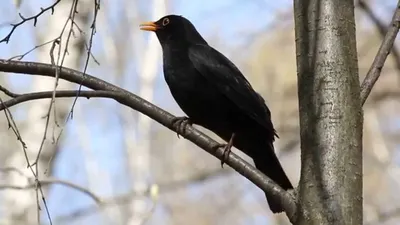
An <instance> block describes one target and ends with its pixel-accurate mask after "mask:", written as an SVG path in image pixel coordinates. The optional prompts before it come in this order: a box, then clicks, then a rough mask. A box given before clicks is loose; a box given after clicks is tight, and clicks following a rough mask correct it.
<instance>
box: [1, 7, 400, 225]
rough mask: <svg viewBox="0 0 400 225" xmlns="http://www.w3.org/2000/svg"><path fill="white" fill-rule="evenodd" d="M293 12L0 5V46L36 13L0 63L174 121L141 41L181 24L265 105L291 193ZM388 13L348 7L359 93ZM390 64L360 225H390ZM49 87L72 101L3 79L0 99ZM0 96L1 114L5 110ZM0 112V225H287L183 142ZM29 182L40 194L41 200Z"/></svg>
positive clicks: (49, 112)
mask: <svg viewBox="0 0 400 225" xmlns="http://www.w3.org/2000/svg"><path fill="white" fill-rule="evenodd" d="M292 4H293V3H292V1H288V0H284V1H279V2H278V1H275V2H272V1H261V0H259V1H238V0H224V1H219V2H217V3H216V2H214V1H197V0H193V1H183V0H169V1H167V0H152V1H149V0H115V1H110V0H105V1H100V0H95V1H90V0H79V1H78V0H61V1H60V0H57V1H51V0H40V1H38V0H19V1H18V0H14V1H11V0H6V1H3V2H2V3H0V5H1V8H0V24H1V26H0V39H3V38H6V39H3V40H7V41H8V38H7V37H8V36H7V35H8V34H10V31H11V29H12V28H13V26H10V25H9V24H10V23H11V24H15V23H18V22H20V21H25V20H26V19H29V17H30V16H35V15H38V13H40V12H42V10H44V11H43V14H40V15H39V16H38V17H34V18H32V19H30V20H29V21H26V22H25V23H23V24H21V26H18V27H16V29H15V30H14V31H13V32H12V35H11V36H10V37H9V42H8V44H6V43H5V42H2V43H0V58H1V59H10V58H12V59H14V60H26V61H36V62H43V63H50V64H56V65H62V66H64V67H68V68H73V69H76V70H79V71H82V72H83V71H85V72H86V73H88V74H91V75H95V76H97V77H98V78H101V79H103V80H105V81H108V82H110V83H112V84H115V85H116V86H119V87H122V88H124V89H127V90H129V91H131V92H133V93H135V94H137V95H138V96H140V97H142V98H144V99H146V100H148V101H150V102H152V103H154V104H156V105H158V106H160V107H161V108H163V109H165V110H167V111H169V112H171V113H173V114H174V115H183V113H182V111H181V110H180V109H179V108H178V107H177V105H176V103H175V102H174V101H173V99H172V97H171V95H170V92H169V90H168V88H167V86H166V84H165V82H164V78H163V75H162V69H161V68H162V67H161V62H162V61H161V48H160V46H159V44H158V41H157V39H156V36H155V35H153V34H148V33H146V32H140V30H139V27H138V25H139V23H140V22H143V21H147V20H151V19H152V20H155V19H158V18H159V17H161V16H163V15H165V14H171V13H174V14H179V15H183V16H185V17H187V18H189V19H190V20H191V21H192V22H193V23H194V24H195V26H196V27H197V28H198V30H199V31H200V33H201V34H202V35H203V36H204V37H205V38H206V39H207V40H208V42H209V44H210V45H212V46H213V47H215V48H217V49H219V50H220V51H221V52H223V53H224V54H225V55H226V56H228V57H229V58H230V59H231V60H232V61H233V62H235V63H236V65H238V66H239V67H240V69H241V70H242V71H243V73H244V74H245V76H246V77H247V78H248V80H249V81H250V83H251V84H252V85H253V87H254V88H255V89H256V90H257V91H259V92H260V94H261V95H262V96H263V97H264V98H265V99H266V103H267V104H268V106H269V108H270V109H271V111H272V119H273V122H274V125H275V127H276V130H277V132H278V134H279V136H280V139H278V140H277V141H276V143H275V147H276V150H277V152H278V155H279V157H280V160H281V162H282V164H283V167H284V168H285V170H286V172H287V174H288V176H289V177H290V179H291V181H292V183H293V184H294V185H295V186H297V183H298V180H299V176H300V172H299V171H300V137H299V132H300V131H299V113H298V112H299V108H298V96H297V76H296V52H295V41H294V40H295V37H294V23H293V6H292ZM396 4H397V2H396V1H393V0H379V1H378V0H370V1H361V2H359V1H356V27H357V49H358V60H359V74H360V80H361V81H362V80H363V79H364V76H365V74H367V72H368V70H369V67H370V65H371V63H372V61H373V59H374V57H375V55H376V52H377V50H378V48H379V46H380V44H381V42H382V38H383V36H384V33H385V32H383V34H382V29H383V30H385V29H387V26H388V25H389V24H390V20H391V17H392V12H393V10H394V9H395V8H396ZM52 11H54V14H52ZM389 12H390V13H389ZM19 13H20V16H21V17H20V16H18V15H19ZM34 23H35V24H36V26H35V27H34V26H32V25H33V24H34ZM396 48H398V46H397V45H396V46H395V48H394V50H393V51H397V50H396ZM25 53H27V54H25ZM396 55H397V56H398V54H396V53H394V54H391V55H390V56H389V58H388V60H387V62H386V64H385V67H384V68H383V71H382V75H381V77H380V79H379V81H378V82H377V84H376V85H375V87H374V90H373V92H372V93H371V96H370V97H369V99H368V100H367V102H366V103H365V105H364V108H363V109H364V131H363V132H364V133H363V135H364V137H363V146H364V147H363V149H364V150H363V153H364V154H363V160H364V162H363V163H364V167H363V171H364V174H363V175H364V176H363V182H364V187H363V188H364V192H363V197H364V205H363V206H364V223H365V224H387V225H388V224H398V223H399V221H400V204H399V198H400V197H399V195H398V194H397V190H398V189H399V188H400V169H399V155H398V151H397V150H398V149H399V144H400V135H399V134H400V117H399V113H398V112H400V104H399V98H400V89H399V85H400V83H399V81H400V80H399V75H400V58H398V57H397V58H396ZM55 85H57V90H77V89H78V88H79V85H76V84H72V83H70V82H66V81H62V80H61V79H60V80H59V81H58V83H56V82H55V79H54V78H46V77H42V76H21V75H18V76H15V75H11V74H8V73H2V74H1V76H0V86H1V87H2V88H6V89H7V90H10V91H12V92H15V93H18V94H23V93H28V92H38V91H51V90H54V88H55ZM82 90H87V88H84V87H82ZM3 92H4V91H3ZM3 92H0V98H1V101H6V100H9V99H10V96H9V95H7V94H6V93H3ZM3 112H4V115H3V116H0V135H1V136H0V137H1V139H0V140H1V141H0V149H1V151H0V162H1V164H0V190H1V192H0V202H1V207H0V209H1V210H0V224H5V225H14V224H26V225H29V224H38V219H37V218H38V215H37V214H39V215H40V224H50V222H49V218H48V217H49V216H48V215H50V217H51V221H52V224H57V225H58V224H121V225H122V224H129V225H134V224H174V225H175V224H178V225H179V224H194V225H197V224H199V225H200V224H202V225H203V224H232V225H235V224H238V225H239V224H289V221H288V219H287V218H286V216H285V215H284V214H281V215H273V214H271V212H270V211H269V209H268V207H267V204H266V202H265V198H264V194H263V193H262V191H260V189H259V188H257V187H256V186H255V185H254V184H252V183H251V182H249V181H248V180H247V179H245V178H244V177H242V176H240V175H239V174H237V173H235V172H234V171H233V170H232V169H231V168H229V167H225V168H223V169H221V168H220V163H219V161H218V160H216V159H215V158H214V157H212V156H210V155H209V154H206V153H205V152H204V151H201V150H199V149H198V147H196V146H195V145H193V144H192V143H191V142H189V141H187V140H185V139H183V138H180V139H178V138H177V137H176V134H175V133H174V132H171V131H170V130H168V129H165V127H163V126H162V125H160V124H158V123H156V122H154V121H153V120H151V119H150V118H149V117H147V116H145V115H143V114H141V113H138V112H136V111H133V110H132V109H130V108H127V107H125V106H122V105H120V104H119V103H117V102H116V101H113V100H109V99H100V98H91V99H90V100H87V99H85V98H79V99H77V100H76V99H75V98H57V99H56V101H51V99H42V100H35V101H29V102H26V103H23V104H18V105H16V106H14V107H11V108H9V110H3V111H2V113H3ZM11 115H12V119H13V121H15V124H14V125H12V126H11V127H12V128H10V126H9V123H10V122H9V121H10V118H9V117H10V116H11ZM15 127H17V129H18V131H15ZM199 129H201V128H199ZM201 130H203V129H201ZM203 131H204V130H203ZM204 132H205V133H207V134H208V135H210V136H212V137H213V138H215V139H216V140H218V141H221V140H220V139H219V138H217V137H216V136H215V135H213V134H212V133H210V132H208V131H204ZM16 133H17V134H18V135H20V137H21V139H19V140H18V139H17V138H16ZM21 140H22V141H23V142H22V141H21ZM39 152H40V157H38V153H39ZM234 152H235V153H237V154H239V155H240V156H242V157H243V158H244V159H245V160H248V158H247V157H246V156H244V155H243V154H241V153H240V152H239V151H235V150H234ZM27 159H28V160H29V165H31V166H32V167H28V162H27ZM35 164H36V165H38V166H37V167H36V166H35ZM31 168H32V169H31ZM34 174H37V177H38V178H39V179H40V180H42V182H41V185H40V187H38V186H37V183H36V182H35V179H36V178H35V175H34ZM38 204H39V205H40V210H38ZM47 210H48V212H47Z"/></svg>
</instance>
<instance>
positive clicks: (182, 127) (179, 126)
mask: <svg viewBox="0 0 400 225" xmlns="http://www.w3.org/2000/svg"><path fill="white" fill-rule="evenodd" d="M192 124H193V123H192V121H191V120H190V119H189V117H186V116H179V117H175V118H173V119H172V126H174V127H176V130H175V131H176V135H177V136H178V138H179V134H184V133H185V131H186V125H192Z"/></svg>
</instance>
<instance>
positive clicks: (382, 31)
mask: <svg viewBox="0 0 400 225" xmlns="http://www.w3.org/2000/svg"><path fill="white" fill-rule="evenodd" d="M358 6H359V7H360V9H362V10H363V11H364V12H365V14H367V16H368V17H369V19H370V20H371V21H372V22H373V23H374V25H375V26H376V29H377V30H378V32H379V35H380V36H381V37H382V39H383V38H385V35H386V33H387V31H388V26H387V25H386V24H385V23H384V22H383V21H381V20H380V19H379V18H378V16H377V15H376V14H375V13H374V11H373V10H372V9H371V7H369V5H368V4H367V3H366V2H365V1H364V0H359V1H358ZM392 55H393V58H394V62H395V64H396V67H397V70H398V71H400V53H399V51H398V50H397V49H396V47H395V46H393V48H392Z"/></svg>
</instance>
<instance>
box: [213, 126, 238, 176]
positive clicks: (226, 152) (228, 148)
mask: <svg viewBox="0 0 400 225" xmlns="http://www.w3.org/2000/svg"><path fill="white" fill-rule="evenodd" d="M234 137H235V134H234V133H233V134H232V136H231V139H230V140H229V142H228V143H227V144H217V145H215V146H214V149H218V148H224V153H223V155H222V159H221V168H224V163H225V161H227V160H228V157H229V154H230V153H231V151H232V146H233V138H234Z"/></svg>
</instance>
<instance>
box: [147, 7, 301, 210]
mask: <svg viewBox="0 0 400 225" xmlns="http://www.w3.org/2000/svg"><path fill="white" fill-rule="evenodd" d="M140 26H141V30H146V31H154V32H155V33H156V35H157V38H158V40H159V42H160V44H161V47H162V51H163V70H164V77H165V80H166V82H167V84H168V86H169V89H170V91H171V94H172V96H173V97H174V99H175V101H176V102H177V103H178V105H179V107H180V108H181V109H182V110H183V111H184V112H185V113H186V115H187V116H188V117H179V122H181V123H182V122H184V123H186V124H187V123H189V124H197V125H200V126H202V127H205V128H206V129H209V130H211V131H213V132H214V133H216V134H217V135H218V136H220V137H221V138H222V139H224V140H225V141H227V142H228V144H227V145H226V146H227V148H226V150H227V151H226V152H228V154H229V150H230V147H231V146H232V145H233V146H234V147H236V148H237V149H239V150H241V151H243V152H244V153H245V154H246V155H248V156H249V157H251V158H252V159H253V160H254V164H255V166H256V168H257V169H259V170H260V171H261V172H263V173H264V174H265V175H267V176H268V177H269V178H271V179H272V180H274V181H275V182H276V183H277V184H278V185H280V186H281V187H282V188H283V189H285V190H288V189H293V186H292V184H291V183H290V181H289V179H288V177H287V176H286V174H285V172H284V171H283V168H282V166H281V164H280V162H279V160H278V158H277V156H276V155H275V151H274V146H273V142H274V140H275V136H276V137H278V135H277V134H276V131H275V129H274V127H273V125H272V121H271V112H270V110H269V109H268V107H267V106H266V104H265V101H264V99H263V98H262V97H261V95H259V94H258V93H257V92H256V91H255V90H254V89H253V88H252V86H251V85H250V83H249V82H248V81H247V79H246V78H245V77H244V76H243V74H242V73H241V72H240V71H239V69H238V68H237V67H236V66H235V65H234V64H233V63H232V62H231V61H230V60H229V59H228V58H226V57H225V56H224V55H223V54H221V53H220V52H218V51H217V50H215V49H214V48H212V47H211V46H209V45H208V44H207V42H206V41H205V40H204V38H203V37H202V36H201V35H200V34H199V32H198V31H197V30H196V28H195V27H194V25H193V24H192V23H191V22H190V21H189V20H188V19H186V18H184V17H182V16H178V15H167V16H164V17H162V18H161V19H159V20H158V21H156V22H146V23H142V24H141V25H140ZM225 156H226V155H225ZM265 195H266V198H267V201H268V204H269V207H270V209H271V211H272V212H273V213H278V212H282V211H283V208H282V205H281V202H279V201H276V200H275V199H274V198H273V197H272V195H270V194H268V193H265Z"/></svg>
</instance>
